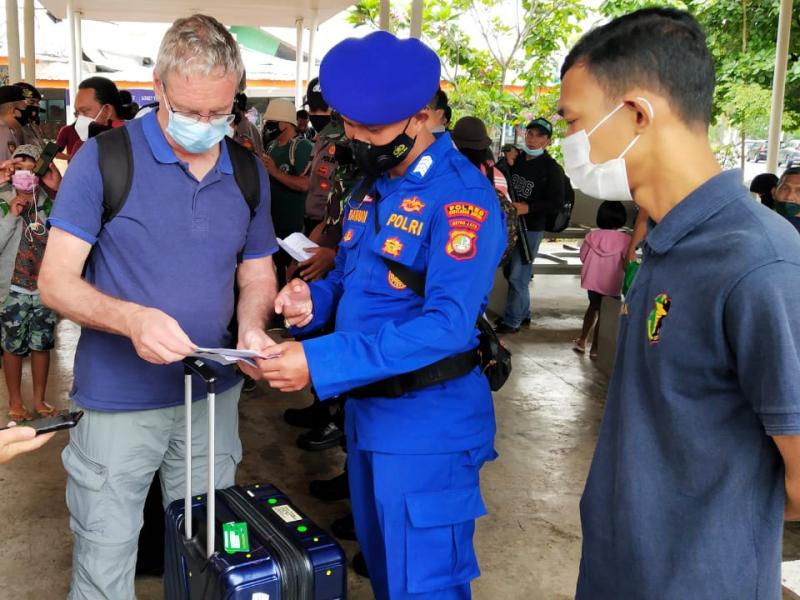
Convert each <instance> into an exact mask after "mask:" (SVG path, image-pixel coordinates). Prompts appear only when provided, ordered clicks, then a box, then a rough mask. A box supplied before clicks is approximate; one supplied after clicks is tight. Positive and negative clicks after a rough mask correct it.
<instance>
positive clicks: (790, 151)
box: [778, 140, 800, 166]
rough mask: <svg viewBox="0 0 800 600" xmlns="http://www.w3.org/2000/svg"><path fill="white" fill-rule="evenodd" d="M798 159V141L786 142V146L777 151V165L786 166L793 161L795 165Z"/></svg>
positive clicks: (799, 155)
mask: <svg viewBox="0 0 800 600" xmlns="http://www.w3.org/2000/svg"><path fill="white" fill-rule="evenodd" d="M798 159H800V140H791V141H789V142H786V145H785V146H783V147H782V148H781V149H780V150H779V151H778V164H779V165H787V166H788V165H789V162H791V161H794V162H795V164H796V163H797V162H798Z"/></svg>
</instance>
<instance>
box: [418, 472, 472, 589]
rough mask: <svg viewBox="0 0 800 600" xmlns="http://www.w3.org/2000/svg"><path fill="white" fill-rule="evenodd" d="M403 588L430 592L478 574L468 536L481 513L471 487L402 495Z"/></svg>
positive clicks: (468, 580) (470, 535)
mask: <svg viewBox="0 0 800 600" xmlns="http://www.w3.org/2000/svg"><path fill="white" fill-rule="evenodd" d="M405 500H406V510H407V512H408V520H409V523H410V525H409V527H408V528H407V529H406V577H407V579H408V592H409V593H412V594H416V593H424V592H432V591H435V590H441V589H445V588H449V587H454V586H457V585H462V584H465V583H468V582H470V581H471V580H473V579H475V578H476V577H478V575H479V574H480V571H479V570H478V561H477V558H476V557H475V548H474V547H473V542H472V537H473V534H474V533H475V519H477V518H478V517H481V516H483V515H485V514H486V506H485V505H484V504H483V499H482V498H481V492H480V489H479V488H477V487H471V488H460V489H453V490H443V491H438V492H420V493H414V494H406V497H405Z"/></svg>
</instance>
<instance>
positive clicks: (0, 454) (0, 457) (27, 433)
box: [0, 422, 55, 465]
mask: <svg viewBox="0 0 800 600" xmlns="http://www.w3.org/2000/svg"><path fill="white" fill-rule="evenodd" d="M14 425H15V423H13V422H12V423H9V428H8V429H4V430H2V431H0V465H2V464H5V463H7V462H9V461H11V460H12V459H14V458H16V457H17V456H19V455H20V454H24V453H26V452H33V451H34V450H38V449H39V448H41V447H42V446H44V445H45V444H46V443H47V442H49V441H50V440H51V439H52V437H53V436H54V435H55V432H52V433H47V434H44V435H38V436H37V435H36V430H35V429H34V428H33V427H14Z"/></svg>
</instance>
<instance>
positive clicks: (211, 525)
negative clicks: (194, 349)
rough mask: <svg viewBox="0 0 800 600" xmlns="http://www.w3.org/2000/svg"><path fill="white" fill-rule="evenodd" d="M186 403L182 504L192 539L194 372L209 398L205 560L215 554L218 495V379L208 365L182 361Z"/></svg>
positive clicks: (187, 530)
mask: <svg viewBox="0 0 800 600" xmlns="http://www.w3.org/2000/svg"><path fill="white" fill-rule="evenodd" d="M183 373H184V382H185V385H184V404H185V406H186V411H185V412H186V416H185V418H186V495H185V496H184V499H183V502H184V506H183V530H184V535H185V536H186V539H187V540H190V539H192V373H197V374H198V375H199V376H200V377H201V378H202V380H203V381H205V382H206V391H207V395H208V505H207V506H206V515H207V517H206V558H211V555H212V554H214V546H215V543H216V542H215V540H214V534H215V532H216V516H217V515H216V512H217V510H216V509H217V507H216V497H215V496H216V495H215V494H214V488H215V486H214V454H215V452H214V416H215V408H216V407H215V404H216V383H217V376H216V374H215V373H214V371H212V370H211V369H210V368H209V367H208V365H206V364H205V363H204V362H203V361H201V360H200V359H197V358H192V357H187V358H184V359H183Z"/></svg>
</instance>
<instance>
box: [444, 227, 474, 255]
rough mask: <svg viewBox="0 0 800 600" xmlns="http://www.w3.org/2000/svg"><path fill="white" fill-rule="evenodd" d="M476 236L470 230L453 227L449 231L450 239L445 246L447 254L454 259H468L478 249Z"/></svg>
mask: <svg viewBox="0 0 800 600" xmlns="http://www.w3.org/2000/svg"><path fill="white" fill-rule="evenodd" d="M477 238H478V236H477V235H476V234H475V233H474V232H472V231H466V230H463V229H454V230H453V231H451V232H450V239H449V240H448V242H447V245H446V246H445V251H446V252H447V255H448V256H450V257H452V258H455V259H456V260H469V259H470V258H473V257H474V256H475V254H476V253H477V251H478V246H477Z"/></svg>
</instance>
